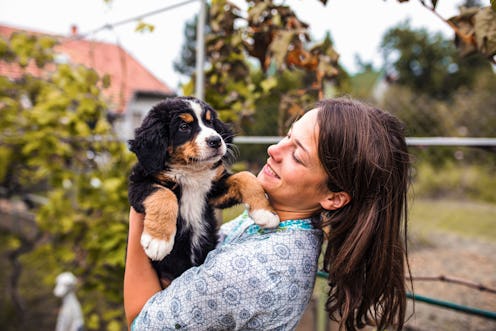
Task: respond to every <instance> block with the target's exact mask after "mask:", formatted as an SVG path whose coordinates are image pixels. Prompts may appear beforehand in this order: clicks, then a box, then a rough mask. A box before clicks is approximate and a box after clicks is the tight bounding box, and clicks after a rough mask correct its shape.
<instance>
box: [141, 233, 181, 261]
mask: <svg viewBox="0 0 496 331" xmlns="http://www.w3.org/2000/svg"><path fill="white" fill-rule="evenodd" d="M141 246H143V248H144V249H145V253H146V255H147V256H148V257H149V258H150V259H152V260H153V261H160V260H162V259H163V258H164V257H166V256H167V255H168V254H169V253H170V252H171V251H172V247H173V246H174V240H169V241H167V240H164V239H158V238H154V237H152V236H151V235H149V234H148V233H146V232H143V234H142V235H141Z"/></svg>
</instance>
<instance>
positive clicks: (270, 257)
mask: <svg viewBox="0 0 496 331" xmlns="http://www.w3.org/2000/svg"><path fill="white" fill-rule="evenodd" d="M268 156H269V157H268V160H267V164H266V165H265V166H264V167H263V169H262V170H261V172H260V173H259V175H258V179H259V181H260V183H262V186H263V187H264V189H265V191H266V193H267V195H268V197H269V200H270V202H271V204H272V206H273V207H274V209H275V210H276V212H277V213H278V215H279V217H280V219H281V221H282V222H281V224H280V226H279V227H278V228H277V229H274V230H262V229H259V228H258V227H257V226H256V225H254V224H253V221H251V220H250V219H249V216H248V215H247V214H246V213H244V214H242V215H241V216H240V217H238V218H237V219H235V220H233V221H231V222H229V223H227V224H225V225H224V226H223V227H222V228H221V233H223V234H224V235H225V237H224V238H223V240H222V241H221V242H220V243H219V246H218V247H217V248H216V249H215V250H214V251H212V252H211V253H210V254H209V255H208V256H207V259H206V260H205V263H204V264H203V265H201V266H199V267H194V268H191V269H189V270H188V271H186V272H185V273H184V274H183V275H181V276H180V277H179V278H177V279H175V280H174V281H173V282H172V283H171V284H170V286H169V287H168V288H166V289H164V290H161V287H160V283H159V281H158V278H157V276H156V274H155V272H154V270H153V269H152V267H151V265H150V263H149V261H148V258H147V257H146V255H145V253H144V252H143V249H142V248H141V246H140V244H139V238H140V235H141V232H142V229H143V222H142V219H143V216H142V215H140V214H137V213H136V212H134V211H133V210H131V213H130V227H129V245H128V252H127V258H126V271H125V277H124V306H125V311H126V317H127V320H128V323H129V324H130V325H131V328H132V329H133V330H155V329H167V328H171V329H192V330H219V329H222V330H226V329H227V330H272V329H278V330H292V329H294V328H295V327H296V325H297V323H298V321H299V319H300V318H301V316H302V314H303V312H304V309H305V307H306V305H307V304H308V301H309V299H310V297H311V294H312V290H313V285H314V281H315V276H316V271H317V267H318V262H317V260H318V256H319V254H320V247H321V245H322V237H323V236H324V237H325V241H324V244H325V247H326V248H325V251H324V262H323V263H324V266H323V268H324V270H326V271H327V272H329V298H328V300H327V304H326V309H327V311H328V313H329V317H330V318H332V319H334V320H337V321H339V322H340V324H341V327H343V328H345V329H346V330H356V329H358V328H361V327H363V326H365V325H375V327H376V328H377V329H379V330H383V329H385V328H386V327H388V328H389V327H393V328H395V329H398V330H399V329H401V328H402V326H403V321H404V318H405V309H406V291H405V265H407V264H406V253H407V252H406V245H405V241H406V208H407V206H406V203H407V202H406V200H407V197H406V196H407V183H408V165H409V157H408V153H407V147H406V143H405V138H404V135H403V129H402V125H401V123H400V122H399V121H398V120H397V119H396V118H395V117H393V116H392V115H390V114H388V113H386V112H383V111H381V110H378V109H375V108H373V107H370V106H367V105H365V104H362V103H360V102H358V101H354V100H351V99H346V98H339V99H328V100H324V101H321V102H319V103H318V104H317V105H316V107H315V108H314V109H312V110H310V111H308V112H307V113H305V114H304V115H303V116H302V117H301V119H299V120H298V121H296V122H295V123H294V124H293V126H292V128H291V130H290V131H289V133H288V135H287V137H285V138H284V139H283V140H282V141H280V142H279V143H278V144H277V145H273V146H270V147H269V148H268ZM322 230H324V231H322Z"/></svg>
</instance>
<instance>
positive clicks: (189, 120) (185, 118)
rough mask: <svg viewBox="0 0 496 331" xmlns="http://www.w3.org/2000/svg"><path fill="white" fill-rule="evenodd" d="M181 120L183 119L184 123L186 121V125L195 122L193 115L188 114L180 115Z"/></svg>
mask: <svg viewBox="0 0 496 331" xmlns="http://www.w3.org/2000/svg"><path fill="white" fill-rule="evenodd" d="M179 118H180V119H182V120H183V121H185V122H186V123H193V121H194V120H195V118H194V117H193V115H191V114H188V113H183V114H180V115H179Z"/></svg>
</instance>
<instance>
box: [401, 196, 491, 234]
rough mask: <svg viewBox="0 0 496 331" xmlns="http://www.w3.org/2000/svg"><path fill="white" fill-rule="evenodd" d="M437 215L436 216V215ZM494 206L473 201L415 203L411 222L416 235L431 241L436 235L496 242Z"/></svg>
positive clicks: (416, 200) (429, 200)
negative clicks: (437, 233)
mask: <svg viewBox="0 0 496 331" xmlns="http://www.w3.org/2000/svg"><path fill="white" fill-rule="evenodd" d="M434 210H435V211H436V212H435V213H433V211H434ZM495 213H496V206H495V205H494V204H492V203H484V202H474V201H470V200H465V201H463V200H462V201H461V200H458V199H456V200H451V199H449V198H443V199H420V198H419V199H415V202H414V203H413V204H412V205H410V215H409V216H410V218H409V220H408V222H409V224H410V229H411V230H412V232H411V233H412V234H413V235H414V238H415V236H419V237H420V238H425V239H424V240H429V239H428V238H426V237H427V236H429V237H431V236H432V233H433V232H441V233H442V232H448V233H456V234H458V235H460V236H462V237H465V238H479V239H484V240H487V241H489V242H494V241H495V240H496V227H494V215H495Z"/></svg>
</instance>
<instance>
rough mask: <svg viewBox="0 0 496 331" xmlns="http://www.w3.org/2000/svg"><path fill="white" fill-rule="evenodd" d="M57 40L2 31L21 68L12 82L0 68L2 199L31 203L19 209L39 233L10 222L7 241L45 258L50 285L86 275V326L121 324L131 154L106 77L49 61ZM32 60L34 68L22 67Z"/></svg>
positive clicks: (4, 48) (28, 256) (4, 47)
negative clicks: (117, 126)
mask: <svg viewBox="0 0 496 331" xmlns="http://www.w3.org/2000/svg"><path fill="white" fill-rule="evenodd" d="M54 45H55V41H54V40H53V39H50V38H48V37H35V36H28V35H25V34H21V33H17V34H13V35H12V36H11V38H10V39H9V40H4V39H0V60H2V61H5V62H8V63H11V64H14V63H18V64H19V65H20V68H19V69H20V71H21V75H20V77H19V78H18V79H16V80H15V81H12V80H9V79H8V78H7V77H1V76H0V112H1V113H2V116H1V117H0V128H1V133H0V155H1V156H2V157H1V160H0V186H1V187H2V188H3V190H2V195H3V198H4V199H8V200H9V201H11V202H12V201H15V200H16V199H17V200H24V201H27V202H29V204H28V206H29V207H30V208H29V209H27V210H26V211H25V212H23V217H24V218H26V219H29V220H30V221H31V222H32V224H33V225H34V227H35V231H36V232H37V233H38V234H37V235H36V236H35V237H34V238H31V239H32V240H31V241H30V240H29V238H30V237H29V236H27V235H25V233H24V234H23V229H21V231H20V233H17V232H15V231H13V229H8V228H7V230H8V232H9V234H8V238H10V239H9V241H8V242H9V250H11V251H13V252H14V251H19V249H20V248H23V247H24V248H25V249H23V250H22V253H24V255H23V256H22V257H21V256H17V257H16V258H17V259H18V260H17V262H16V263H19V261H27V262H26V263H35V262H34V261H37V260H38V259H37V257H38V258H39V259H40V260H41V261H43V262H42V263H43V269H42V270H43V280H44V282H45V285H47V286H50V288H51V287H52V286H53V284H54V279H55V276H56V275H57V274H59V273H60V272H61V271H65V270H67V269H69V270H71V271H72V272H73V273H74V274H76V275H77V276H78V277H79V279H80V281H81V284H82V288H81V291H80V296H81V301H82V303H83V307H84V313H85V319H86V321H87V325H86V326H87V328H88V329H98V328H101V327H103V326H104V325H107V326H109V327H110V328H111V329H112V328H113V329H119V328H121V327H122V325H123V318H122V309H121V305H122V294H121V292H122V291H121V288H122V279H123V270H124V252H125V245H126V236H127V211H128V203H127V173H128V171H129V169H130V167H131V162H132V161H133V157H132V156H131V153H129V152H128V151H127V148H126V146H125V144H124V143H122V142H120V141H118V139H117V137H116V135H115V134H114V132H113V129H112V127H111V125H110V124H109V122H108V121H107V119H106V114H107V105H106V104H105V102H104V101H103V98H102V95H101V89H103V88H106V87H107V86H108V84H109V80H108V78H106V77H99V76H98V75H97V74H96V72H95V71H93V70H90V69H87V68H84V67H81V66H70V65H67V64H62V65H59V64H55V63H54V62H53V58H54V53H53V51H52V48H53V46H54ZM35 65H36V67H37V68H38V69H37V71H38V72H39V73H40V75H39V76H36V77H35V76H32V75H30V74H29V72H30V71H29V70H27V69H26V68H28V66H35ZM9 230H10V231H9ZM2 233H3V232H2ZM29 261H31V262H29ZM21 276H22V275H21ZM24 276H25V277H26V276H27V275H24ZM31 284H33V282H31ZM34 285H35V286H38V285H39V284H36V282H34ZM17 313H21V314H22V313H26V312H25V311H19V310H17ZM25 320H26V319H24V318H22V316H19V318H18V321H19V323H23V322H24V321H25ZM18 327H19V328H21V329H24V327H22V326H21V325H18Z"/></svg>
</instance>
